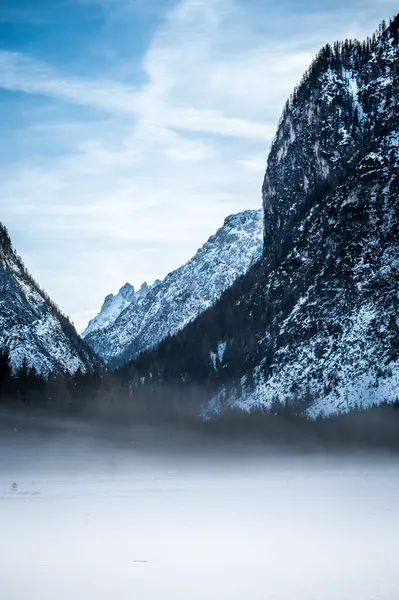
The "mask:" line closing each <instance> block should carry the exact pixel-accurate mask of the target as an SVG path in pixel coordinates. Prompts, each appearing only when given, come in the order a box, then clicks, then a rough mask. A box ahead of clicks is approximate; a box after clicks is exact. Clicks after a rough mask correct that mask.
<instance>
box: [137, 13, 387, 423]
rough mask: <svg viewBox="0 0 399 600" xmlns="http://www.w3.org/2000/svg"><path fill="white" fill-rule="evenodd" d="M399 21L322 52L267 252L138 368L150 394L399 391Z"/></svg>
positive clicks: (330, 399)
mask: <svg viewBox="0 0 399 600" xmlns="http://www.w3.org/2000/svg"><path fill="white" fill-rule="evenodd" d="M398 25H399V18H398V17H397V18H396V19H394V21H393V22H392V23H391V24H390V25H389V27H388V28H387V27H386V26H385V25H384V24H382V25H381V27H380V29H379V32H378V33H377V34H376V35H373V37H372V38H371V39H368V40H367V41H365V42H363V43H360V42H357V41H354V42H352V41H346V42H345V43H343V44H338V43H337V44H335V45H334V47H330V46H326V47H325V48H323V49H322V50H321V52H320V53H319V55H318V56H317V58H316V59H315V61H314V63H313V64H312V65H311V67H310V69H309V71H308V72H307V73H306V74H305V76H304V78H303V80H302V82H301V83H300V85H299V86H298V88H297V89H296V90H295V91H294V93H293V95H292V96H291V98H290V99H289V101H288V102H287V104H286V106H285V108H284V111H283V115H282V117H281V120H280V124H279V127H278V131H277V134H276V137H275V140H274V143H273V145H272V148H271V151H270V155H269V158H268V163H267V169H266V174H265V178H264V183H263V189H262V194H263V207H264V220H265V230H264V253H263V259H262V261H260V262H259V263H258V264H257V265H255V266H254V267H253V268H252V269H251V270H250V271H249V273H248V274H247V275H246V276H245V277H243V278H241V279H240V280H239V281H237V282H236V283H235V284H234V285H233V286H232V287H231V288H230V289H228V290H227V291H226V292H225V293H224V294H223V295H222V297H221V299H220V300H219V301H218V302H217V303H216V304H215V306H214V307H212V308H210V309H209V310H208V311H206V312H205V313H204V314H203V315H202V316H201V317H199V318H198V319H197V320H196V321H195V322H194V323H192V324H190V325H189V326H188V327H186V328H185V329H184V330H183V331H182V332H181V333H180V334H179V335H178V336H176V337H175V338H172V339H169V340H168V341H167V343H164V344H161V346H159V348H158V349H157V350H156V351H154V352H153V353H150V354H149V355H146V356H143V357H141V359H140V360H139V361H137V362H136V363H135V364H133V365H131V366H130V367H129V369H128V368H126V370H125V375H126V376H127V377H128V378H130V381H133V382H134V385H133V387H134V388H136V390H137V392H139V390H143V391H146V393H147V394H148V393H149V390H150V389H151V388H154V389H155V388H156V393H157V394H158V396H159V395H160V394H161V392H162V389H163V388H165V386H167V385H169V384H173V385H175V384H176V382H177V381H179V389H180V390H181V392H179V393H180V394H181V400H182V402H183V400H184V398H183V397H184V395H186V396H188V390H189V389H190V386H191V388H192V387H193V386H195V387H196V389H197V390H198V389H201V390H202V392H201V394H198V395H197V396H198V397H201V401H202V410H206V411H212V410H217V411H219V410H221V409H222V408H223V406H225V405H226V404H229V405H236V406H239V407H241V408H242V409H244V410H251V409H252V408H254V407H264V408H266V409H270V410H272V411H277V410H280V408H281V406H291V407H293V410H295V411H297V412H299V411H305V412H306V413H307V414H308V415H310V416H317V415H320V414H324V415H325V414H331V413H337V412H343V411H347V410H350V409H352V408H354V407H356V406H369V405H370V404H373V403H380V402H383V401H388V402H389V401H394V400H397V399H398V395H399V392H398V389H399V385H398V384H399V312H398V287H399V286H398V282H399V244H398V242H399V239H398V231H399V201H398V192H399V150H398V148H399V106H398V99H399V85H398V84H399V67H398V65H399V51H398ZM149 382H151V384H150V387H149ZM155 382H156V383H155ZM184 384H185V385H184ZM160 390H161V392H160ZM165 401H166V399H165Z"/></svg>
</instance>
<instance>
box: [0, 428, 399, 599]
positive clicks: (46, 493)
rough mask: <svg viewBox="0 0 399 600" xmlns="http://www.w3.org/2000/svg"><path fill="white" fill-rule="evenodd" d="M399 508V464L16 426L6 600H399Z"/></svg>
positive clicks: (3, 514)
mask: <svg viewBox="0 0 399 600" xmlns="http://www.w3.org/2000/svg"><path fill="white" fill-rule="evenodd" d="M14 483H15V484H16V485H13V484H14ZM398 500H399V463H398V460H397V457H396V456H394V455H391V456H390V455H388V454H379V455H376V454H374V455H372V454H364V453H363V454H350V455H349V454H344V453H341V454H339V455H332V454H329V455H325V454H324V455H323V454H322V453H314V454H312V455H310V454H307V455H305V454H298V453H293V452H291V451H287V452H284V453H283V452H282V451H281V449H280V450H279V451H273V450H272V449H270V448H269V449H267V448H265V447H261V446H257V445H256V444H251V445H248V444H244V443H232V442H218V443H216V442H215V440H214V439H212V442H211V441H210V439H207V440H204V439H201V438H200V437H194V436H193V437H192V436H190V435H188V434H187V435H185V436H183V435H180V437H179V435H178V434H177V433H176V432H175V431H174V430H172V429H169V430H165V431H163V433H162V434H161V433H160V431H159V430H157V429H154V430H151V429H150V428H147V429H145V428H137V429H135V430H133V431H132V432H129V433H127V432H126V431H125V432H124V433H123V434H119V433H118V432H117V431H115V436H114V437H112V436H110V435H107V436H106V437H104V438H100V437H99V436H98V435H94V434H93V432H88V431H87V430H86V428H85V427H83V426H82V427H80V428H79V427H77V426H73V427H70V428H69V429H68V428H65V427H64V426H63V427H62V428H58V427H55V426H54V427H52V426H46V427H41V428H39V429H38V430H36V429H35V428H30V427H25V426H21V425H17V426H15V431H14V429H11V430H10V429H9V428H7V429H6V430H4V431H3V430H1V437H0V598H1V599H2V600H54V598H57V600H136V599H137V600H169V599H170V600H224V599H226V600H267V599H270V600H272V599H273V600H294V599H295V600H320V599H321V598H322V599H323V600H388V599H393V598H398V597H399V571H398V569H397V566H398V540H399V502H398Z"/></svg>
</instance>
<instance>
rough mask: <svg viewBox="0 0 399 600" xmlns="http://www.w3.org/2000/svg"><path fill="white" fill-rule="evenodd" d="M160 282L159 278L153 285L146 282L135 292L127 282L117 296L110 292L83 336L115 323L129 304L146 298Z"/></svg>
mask: <svg viewBox="0 0 399 600" xmlns="http://www.w3.org/2000/svg"><path fill="white" fill-rule="evenodd" d="M159 283H161V282H160V280H159V279H156V280H155V282H154V283H153V284H152V285H151V286H149V285H148V283H147V282H144V283H143V284H142V285H141V287H140V289H139V290H138V291H137V292H135V290H134V287H133V286H132V285H131V284H130V283H125V285H123V286H122V287H121V289H120V290H119V292H118V293H117V294H116V296H114V295H113V294H108V296H107V297H106V298H105V300H104V303H103V305H102V307H101V311H100V312H99V314H98V315H97V316H96V317H94V319H92V320H91V321H90V322H89V324H88V326H87V327H86V329H85V330H84V332H83V333H82V337H83V338H85V337H87V336H88V335H89V334H92V333H93V332H94V331H98V330H99V329H105V328H107V327H110V326H111V325H113V323H115V321H116V319H117V318H118V317H119V315H120V314H121V313H122V312H123V311H124V310H125V308H126V307H128V306H129V304H132V303H137V302H138V301H139V300H140V299H142V298H145V296H146V295H147V294H148V292H149V291H150V289H152V288H153V287H156V286H157V285H158V284H159Z"/></svg>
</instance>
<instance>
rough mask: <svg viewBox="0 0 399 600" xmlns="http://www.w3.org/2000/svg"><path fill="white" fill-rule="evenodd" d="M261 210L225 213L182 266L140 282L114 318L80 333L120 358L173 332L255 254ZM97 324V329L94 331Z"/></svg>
mask: <svg viewBox="0 0 399 600" xmlns="http://www.w3.org/2000/svg"><path fill="white" fill-rule="evenodd" d="M262 225H263V218H262V211H261V209H258V210H248V211H244V212H242V213H238V214H235V215H231V216H230V217H228V218H227V219H226V220H225V221H224V225H223V226H222V227H221V228H220V229H218V231H217V232H216V233H215V234H214V235H213V236H211V237H210V238H209V240H208V241H207V242H206V243H205V244H204V245H203V246H202V248H200V249H199V250H198V252H197V253H196V254H195V256H193V257H192V258H191V260H189V261H188V262H187V263H186V264H185V265H183V266H182V267H180V268H179V269H176V271H172V272H171V273H169V275H167V277H166V278H165V279H164V280H163V281H160V280H158V279H157V280H155V281H154V283H153V284H152V286H149V285H148V284H147V283H146V282H144V283H143V284H142V286H141V287H140V289H139V291H138V292H136V294H135V297H134V300H133V301H131V302H130V304H128V305H127V306H125V307H123V309H122V310H121V312H120V313H119V314H118V316H117V318H115V319H113V320H112V321H111V320H110V319H108V322H106V323H105V320H104V317H103V316H101V313H100V315H98V317H96V319H98V323H100V322H102V323H104V325H103V326H102V327H97V328H96V329H95V328H93V327H90V326H89V327H88V329H87V330H86V331H85V332H84V334H83V336H84V337H85V339H86V340H87V342H88V343H89V344H90V345H91V346H92V347H93V348H95V349H96V352H98V353H99V354H100V356H102V357H103V358H104V360H106V361H108V362H111V361H112V362H113V363H115V362H124V361H126V360H128V359H130V358H132V357H134V356H136V355H137V354H138V353H140V352H142V351H143V350H146V349H148V348H151V347H152V346H155V345H156V344H157V343H159V342H160V341H161V340H162V339H163V338H165V337H166V336H168V335H171V334H173V333H176V332H177V331H179V330H180V329H181V328H182V327H184V325H185V324H186V323H188V322H189V321H191V320H193V319H194V318H195V317H196V316H197V315H198V314H200V313H202V312H203V311H204V310H205V309H206V308H208V307H209V306H211V305H212V304H214V302H216V300H217V299H218V298H219V296H220V295H221V293H222V292H223V291H224V290H225V289H226V288H228V287H229V285H231V284H232V283H233V282H234V281H235V279H237V277H239V276H240V275H242V274H244V273H246V271H247V270H248V268H249V267H250V266H251V265H252V264H253V262H254V261H256V260H258V259H259V258H260V254H261V248H262ZM100 329H101V330H100Z"/></svg>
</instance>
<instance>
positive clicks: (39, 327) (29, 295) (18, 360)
mask: <svg viewBox="0 0 399 600" xmlns="http://www.w3.org/2000/svg"><path fill="white" fill-rule="evenodd" d="M0 348H7V349H8V350H9V352H10V358H11V362H12V366H13V367H14V368H15V369H16V368H18V367H20V366H21V364H22V362H23V360H24V359H26V360H27V362H28V365H29V366H33V367H34V368H35V369H36V370H37V371H38V372H42V373H44V374H48V373H49V372H50V371H59V372H68V373H74V372H76V371H77V370H78V369H81V370H82V371H87V370H88V369H92V368H93V367H94V366H95V365H96V364H97V362H98V359H97V358H96V357H95V355H94V353H93V352H92V350H91V349H90V348H89V347H88V346H87V345H86V344H85V343H84V342H83V341H82V340H81V339H80V338H79V336H78V334H77V333H76V331H75V329H74V327H73V325H72V324H71V323H70V322H69V321H68V319H67V318H66V317H65V316H64V315H62V314H61V312H60V311H59V309H58V308H57V307H56V306H55V305H54V303H53V302H51V300H50V299H49V298H48V296H47V295H46V294H45V293H44V292H43V291H42V290H41V289H40V288H39V286H38V285H37V283H36V282H35V281H34V280H33V278H32V277H31V275H30V274H29V273H28V272H27V270H26V268H25V266H24V264H23V262H22V260H21V258H20V257H19V256H18V255H17V254H16V253H15V251H14V249H13V247H12V244H11V240H10V237H9V235H8V233H7V230H6V229H5V227H4V226H3V225H2V224H1V223H0Z"/></svg>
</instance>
